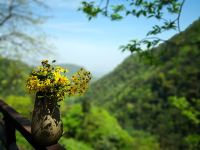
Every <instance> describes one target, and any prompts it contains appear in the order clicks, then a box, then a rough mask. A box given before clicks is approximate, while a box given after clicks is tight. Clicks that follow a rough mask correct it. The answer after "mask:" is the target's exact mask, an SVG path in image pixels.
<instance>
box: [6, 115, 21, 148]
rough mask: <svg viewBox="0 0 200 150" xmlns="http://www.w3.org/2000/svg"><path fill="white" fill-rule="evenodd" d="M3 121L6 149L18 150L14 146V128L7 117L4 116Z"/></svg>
mask: <svg viewBox="0 0 200 150" xmlns="http://www.w3.org/2000/svg"><path fill="white" fill-rule="evenodd" d="M4 121H5V136H6V141H5V142H6V143H5V144H6V145H5V146H6V149H7V150H11V149H12V150H19V148H18V147H17V145H16V136H15V126H14V124H13V123H12V121H11V120H10V118H9V117H8V116H4Z"/></svg>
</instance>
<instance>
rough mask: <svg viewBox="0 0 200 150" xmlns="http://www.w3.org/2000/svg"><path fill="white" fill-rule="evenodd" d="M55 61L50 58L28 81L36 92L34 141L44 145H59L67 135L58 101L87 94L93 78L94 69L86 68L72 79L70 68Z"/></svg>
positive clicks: (33, 124)
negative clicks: (64, 135)
mask: <svg viewBox="0 0 200 150" xmlns="http://www.w3.org/2000/svg"><path fill="white" fill-rule="evenodd" d="M53 63H55V61H52V64H53ZM52 64H49V63H48V60H44V61H42V65H41V66H39V67H38V68H37V69H35V70H33V71H32V72H31V74H30V76H29V77H28V79H27V82H26V88H27V89H28V91H29V92H30V93H34V94H35V104H34V110H33V113H32V122H31V132H32V135H33V137H34V140H35V141H36V142H37V143H39V144H40V145H42V146H48V145H52V144H56V143H57V142H58V140H59V139H60V137H61V136H62V134H63V124H62V120H61V118H60V110H59V105H58V102H60V101H62V100H64V98H65V96H74V95H81V94H83V93H84V92H85V91H86V90H87V89H88V84H89V81H90V79H91V75H90V72H88V71H86V70H85V69H83V68H81V69H80V70H79V71H78V72H76V73H75V74H74V75H73V76H72V77H71V78H70V79H69V78H68V77H67V72H68V70H66V69H64V68H62V67H60V66H54V65H52Z"/></svg>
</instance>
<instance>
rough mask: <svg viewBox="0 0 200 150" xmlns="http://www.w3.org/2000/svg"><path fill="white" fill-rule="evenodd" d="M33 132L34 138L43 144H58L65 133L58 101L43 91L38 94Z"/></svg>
mask: <svg viewBox="0 0 200 150" xmlns="http://www.w3.org/2000/svg"><path fill="white" fill-rule="evenodd" d="M31 133H32V135H33V138H34V140H35V141H36V142H37V143H38V144H39V145H42V146H49V145H53V144H56V143H57V142H58V140H59V139H60V137H61V136H62V133H63V123H62V121H61V118H60V110H59V105H58V103H57V101H56V100H53V99H48V97H46V96H44V94H42V93H37V94H36V98H35V105H34V110H33V114H32V122H31Z"/></svg>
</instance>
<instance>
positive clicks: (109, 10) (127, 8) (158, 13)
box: [79, 0, 185, 55]
mask: <svg viewBox="0 0 200 150" xmlns="http://www.w3.org/2000/svg"><path fill="white" fill-rule="evenodd" d="M184 2H185V0H151V1H149V0H134V1H131V0H127V1H120V2H113V1H110V0H99V1H89V0H88V1H82V3H81V4H82V5H81V8H79V10H81V11H83V13H85V14H86V15H87V17H88V19H89V20H91V19H92V18H95V17H97V16H98V14H101V15H103V16H105V17H108V18H110V19H111V20H112V21H119V20H122V19H123V18H125V17H127V16H132V17H137V18H139V17H146V18H147V19H149V18H154V19H156V20H158V21H162V23H161V24H158V25H157V24H156V25H154V26H153V27H152V29H151V30H150V31H149V32H147V34H146V37H145V38H144V39H142V40H135V39H134V40H131V41H130V42H129V43H128V44H127V45H125V46H121V47H120V48H121V49H122V51H125V50H128V51H130V52H131V53H133V52H137V53H140V54H142V55H145V53H142V51H143V50H142V47H144V46H145V48H146V49H147V50H150V49H151V48H154V47H155V46H157V45H158V44H159V43H161V42H163V39H160V38H158V37H154V35H159V34H160V33H162V32H165V31H168V30H178V31H179V32H181V30H180V15H181V11H182V7H183V4H184ZM167 14H168V15H170V16H172V17H171V19H169V18H167V17H166V16H167Z"/></svg>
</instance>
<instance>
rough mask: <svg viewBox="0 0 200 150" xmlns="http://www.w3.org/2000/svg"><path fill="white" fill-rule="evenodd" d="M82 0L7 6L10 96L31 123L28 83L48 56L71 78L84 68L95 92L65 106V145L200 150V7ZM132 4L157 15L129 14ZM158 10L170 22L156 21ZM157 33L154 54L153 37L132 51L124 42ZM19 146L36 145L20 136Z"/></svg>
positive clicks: (2, 17)
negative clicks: (29, 77)
mask: <svg viewBox="0 0 200 150" xmlns="http://www.w3.org/2000/svg"><path fill="white" fill-rule="evenodd" d="M81 2H82V0H73V1H71V0H48V1H42V0H0V98H1V99H3V100H4V101H5V102H6V103H8V104H9V105H11V106H12V107H13V108H15V109H16V110H17V111H18V112H20V113H21V114H22V115H23V116H26V117H27V118H29V119H30V118H31V111H32V109H33V104H34V95H30V94H29V93H28V92H27V91H26V89H25V82H26V79H27V77H28V75H29V73H30V72H31V70H32V69H33V68H34V67H35V66H38V65H40V62H41V60H43V59H49V60H50V61H52V60H56V65H60V66H63V67H65V68H67V69H68V70H69V71H70V74H72V73H74V72H76V71H77V70H79V69H80V68H81V67H84V68H86V69H87V70H89V71H90V72H91V73H92V81H91V84H90V86H89V90H88V91H87V93H86V94H85V95H83V96H81V97H73V98H68V97H67V98H66V99H65V101H63V102H61V114H62V120H63V123H64V130H65V134H64V135H63V137H62V138H61V139H60V141H59V143H60V144H61V145H63V146H65V147H66V148H67V149H68V150H199V149H200V68H199V66H200V19H199V16H200V11H199V6H200V1H197V0H183V1H181V0H180V1H179V0H163V1H159V0H152V1H151V0H150V1H147V2H152V6H149V5H148V7H147V4H149V3H145V0H135V1H134V0H132V1H131V0H128V1H126V2H121V1H119V2H116V1H114V2H113V1H104V0H103V1H99V2H97V1H96V2H97V3H98V5H97V6H98V7H97V6H95V4H96V3H92V1H87V2H88V3H81ZM107 2H109V3H107ZM129 2H130V3H129ZM131 3H132V4H131ZM176 3H178V4H176ZM88 4H90V5H88ZM157 4H161V6H162V7H161V8H160V9H158V10H157V7H158V6H159V5H157ZM183 4H184V5H183ZM101 6H102V7H101ZM104 6H106V7H108V8H107V9H105V8H106V7H105V8H104ZM132 6H136V8H137V11H139V9H140V8H141V9H142V8H143V7H144V8H146V9H144V11H146V13H147V14H146V15H145V13H143V12H141V14H142V15H141V14H139V15H138V16H137V13H135V12H133V11H132V12H129V13H132V15H129V13H127V12H128V11H127V9H126V8H130V7H132ZM154 6H155V7H154ZM168 6H169V8H171V9H172V8H173V9H172V10H170V9H167V8H168ZM149 7H151V8H152V10H153V9H154V8H155V9H156V11H158V12H159V11H160V12H161V14H160V15H162V13H163V17H164V18H165V19H163V18H159V16H158V17H157V18H156V17H155V16H156V15H155V16H152V17H150V16H148V13H149V10H148V9H147V8H149ZM79 8H80V10H78V9H79ZM180 8H181V9H180ZM162 9H163V11H162ZM176 9H178V10H176ZM103 10H106V11H108V12H109V11H110V12H112V13H111V14H110V16H109V14H105V12H104V11H103ZM173 10H174V11H176V12H175V13H174V12H173ZM180 10H181V11H180ZM123 11H126V14H123V13H124V12H123ZM170 11H171V12H170ZM98 13H100V14H98ZM101 13H102V14H103V13H104V14H103V15H102V14H101ZM156 13H157V12H156ZM109 17H110V18H109ZM166 20H168V21H166ZM173 21H174V22H173ZM163 22H164V23H166V24H164V25H165V26H164V25H162V24H163ZM168 22H169V24H167V23H168ZM170 23H171V26H170ZM154 25H158V26H157V27H155V26H154ZM167 25H168V26H167ZM152 27H155V28H153V30H152ZM167 27H168V28H167ZM179 30H180V31H179ZM149 31H154V32H151V33H150V34H151V35H153V36H156V38H155V39H157V38H158V39H159V40H160V41H159V43H158V44H157V45H153V46H152V45H150V46H149V47H147V50H146V47H145V44H147V43H148V41H147V42H146V43H143V44H144V45H139V46H140V47H141V49H142V50H141V49H140V50H139V49H137V47H136V48H135V49H133V51H132V47H131V46H133V47H134V45H129V48H127V49H126V50H125V51H124V52H122V50H121V49H120V46H122V45H127V44H128V43H129V41H130V40H132V39H143V38H146V37H147V39H148V36H147V33H149ZM163 31H166V32H163ZM153 39H154V37H153ZM145 40H146V39H145ZM143 41H144V40H143ZM150 42H152V41H150ZM137 46H138V45H137ZM17 144H18V146H19V147H20V148H21V149H22V150H29V149H30V150H32V149H33V148H32V147H31V146H30V145H29V144H28V142H26V140H25V139H24V138H23V137H22V136H21V135H20V133H18V132H17Z"/></svg>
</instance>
